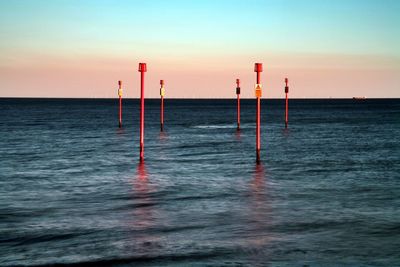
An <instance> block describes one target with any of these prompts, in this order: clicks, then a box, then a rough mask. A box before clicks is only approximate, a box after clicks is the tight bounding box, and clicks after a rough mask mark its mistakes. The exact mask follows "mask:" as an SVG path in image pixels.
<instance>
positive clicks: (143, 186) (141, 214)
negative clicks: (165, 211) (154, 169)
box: [133, 162, 153, 229]
mask: <svg viewBox="0 0 400 267" xmlns="http://www.w3.org/2000/svg"><path fill="white" fill-rule="evenodd" d="M133 192H134V195H133V197H134V200H135V203H136V205H135V208H134V209H133V215H134V221H135V225H134V226H135V228H140V229H145V228H148V227H149V226H151V225H152V213H153V211H152V199H151V197H150V187H149V175H148V173H147V170H146V165H145V163H144V162H140V163H139V164H138V166H137V169H136V178H135V180H134V182H133Z"/></svg>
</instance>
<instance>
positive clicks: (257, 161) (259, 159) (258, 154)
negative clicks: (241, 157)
mask: <svg viewBox="0 0 400 267" xmlns="http://www.w3.org/2000/svg"><path fill="white" fill-rule="evenodd" d="M256 163H257V164H260V163H261V158H260V150H256Z"/></svg>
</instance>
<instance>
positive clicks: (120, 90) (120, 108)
mask: <svg viewBox="0 0 400 267" xmlns="http://www.w3.org/2000/svg"><path fill="white" fill-rule="evenodd" d="M118 96H119V128H122V82H121V81H118Z"/></svg>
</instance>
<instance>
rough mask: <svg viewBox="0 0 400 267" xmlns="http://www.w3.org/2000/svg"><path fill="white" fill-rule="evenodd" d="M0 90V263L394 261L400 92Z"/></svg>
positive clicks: (399, 245)
mask: <svg viewBox="0 0 400 267" xmlns="http://www.w3.org/2000/svg"><path fill="white" fill-rule="evenodd" d="M284 105H285V102H284V100H283V99H263V100H262V103H261V164H256V151H255V141H256V137H255V127H256V125H255V121H256V101H255V99H243V100H242V101H241V129H240V131H237V129H236V99H198V100H197V99H165V115H164V117H165V124H164V131H163V132H161V131H160V100H159V99H146V101H145V132H144V135H145V138H144V139H145V140H144V142H145V143H144V158H145V159H144V162H143V163H140V162H139V111H140V107H139V100H137V99H127V100H123V127H122V128H119V127H118V100H117V99H39V98H35V99H17V98H1V99H0V266H400V137H399V135H400V99H359V100H354V99H291V100H289V125H288V128H287V129H285V123H284V110H285V106H284Z"/></svg>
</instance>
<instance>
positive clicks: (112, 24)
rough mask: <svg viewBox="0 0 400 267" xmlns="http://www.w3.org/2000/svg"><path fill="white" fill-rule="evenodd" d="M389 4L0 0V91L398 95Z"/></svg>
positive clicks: (397, 24)
mask: <svg viewBox="0 0 400 267" xmlns="http://www.w3.org/2000/svg"><path fill="white" fill-rule="evenodd" d="M399 14H400V1H397V0H392V1H390V0H375V1H368V0H364V1H361V0H359V1H357V0H343V1H341V0H332V1H324V0H319V1H315V0H275V1H267V0H265V1H261V0H260V1H255V0H242V1H233V0H229V1H228V0H226V1H225V0H220V1H217V0H212V1H205V0H198V1H189V0H181V1H172V0H168V1H144V0H143V1H129V0H127V1H121V0H108V1H106V0H105V1H101V0H96V1H95V0H85V1H81V0H64V1H61V0H51V1H48V0H46V1H39V0H37V1H32V0H9V1H7V0H0V97H90V98H92V97H95V98H101V97H117V81H118V80H119V79H120V80H122V81H123V85H124V97H129V98H134V97H138V96H139V72H138V63H139V62H146V63H147V69H148V72H147V73H146V97H158V96H159V80H160V79H164V80H165V83H166V84H165V86H166V97H171V98H197V97H199V98H231V97H235V79H236V78H240V79H241V81H242V96H243V97H253V96H254V92H253V91H254V89H253V88H254V82H255V73H254V72H253V68H254V63H255V62H261V63H263V66H264V72H263V73H262V76H261V80H262V84H263V97H264V98H280V97H283V96H284V78H285V77H288V78H289V85H290V88H291V90H290V95H291V97H295V98H303V97H312V98H315V97H322V98H327V97H352V96H366V97H400V15H399Z"/></svg>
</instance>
